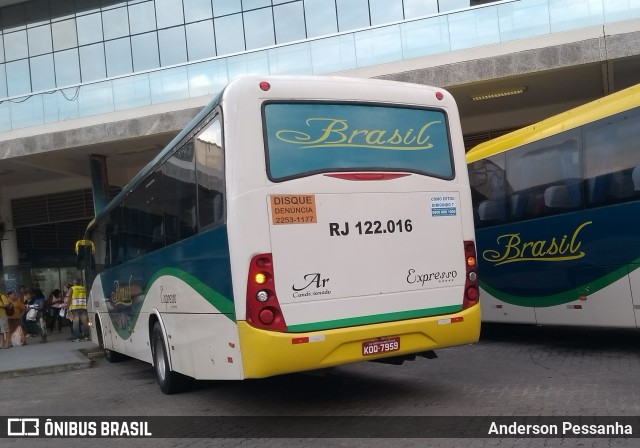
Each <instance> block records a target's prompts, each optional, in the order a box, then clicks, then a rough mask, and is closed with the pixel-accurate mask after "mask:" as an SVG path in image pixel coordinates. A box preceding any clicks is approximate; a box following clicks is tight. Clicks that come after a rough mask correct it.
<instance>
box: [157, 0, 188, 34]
mask: <svg viewBox="0 0 640 448" xmlns="http://www.w3.org/2000/svg"><path fill="white" fill-rule="evenodd" d="M156 20H157V22H158V28H159V29H160V28H167V27H170V26H176V25H181V24H183V23H184V13H183V12H182V0H156Z"/></svg>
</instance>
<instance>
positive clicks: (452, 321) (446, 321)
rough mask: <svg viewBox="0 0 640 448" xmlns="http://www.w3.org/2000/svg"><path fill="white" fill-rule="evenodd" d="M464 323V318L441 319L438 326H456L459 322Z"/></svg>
mask: <svg viewBox="0 0 640 448" xmlns="http://www.w3.org/2000/svg"><path fill="white" fill-rule="evenodd" d="M463 321H464V317H462V316H459V317H452V318H449V319H440V320H438V325H448V324H456V323H458V322H463Z"/></svg>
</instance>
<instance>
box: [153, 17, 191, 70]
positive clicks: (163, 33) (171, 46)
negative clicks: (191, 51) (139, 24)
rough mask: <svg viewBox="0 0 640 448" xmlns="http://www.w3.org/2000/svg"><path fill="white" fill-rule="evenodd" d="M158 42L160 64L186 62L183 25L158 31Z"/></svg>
mask: <svg viewBox="0 0 640 448" xmlns="http://www.w3.org/2000/svg"><path fill="white" fill-rule="evenodd" d="M158 39H159V42H160V64H161V65H162V66H163V67H166V66H167V65H174V64H183V63H185V62H187V41H186V36H185V31H184V26H177V27H175V28H169V29H166V30H160V31H158Z"/></svg>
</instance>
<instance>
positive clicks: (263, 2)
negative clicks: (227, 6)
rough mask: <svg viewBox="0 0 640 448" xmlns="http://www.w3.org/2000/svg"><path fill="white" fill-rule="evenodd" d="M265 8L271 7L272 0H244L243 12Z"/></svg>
mask: <svg viewBox="0 0 640 448" xmlns="http://www.w3.org/2000/svg"><path fill="white" fill-rule="evenodd" d="M265 6H271V0H242V10H243V11H249V10H250V9H257V8H264V7H265Z"/></svg>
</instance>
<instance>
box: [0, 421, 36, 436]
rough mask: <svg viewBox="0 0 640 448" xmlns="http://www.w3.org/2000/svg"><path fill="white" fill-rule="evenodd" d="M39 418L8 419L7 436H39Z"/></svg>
mask: <svg viewBox="0 0 640 448" xmlns="http://www.w3.org/2000/svg"><path fill="white" fill-rule="evenodd" d="M39 435H40V419H39V418H9V419H7V436H9V437H15V436H20V437H23V436H35V437H37V436H39Z"/></svg>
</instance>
